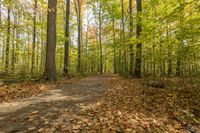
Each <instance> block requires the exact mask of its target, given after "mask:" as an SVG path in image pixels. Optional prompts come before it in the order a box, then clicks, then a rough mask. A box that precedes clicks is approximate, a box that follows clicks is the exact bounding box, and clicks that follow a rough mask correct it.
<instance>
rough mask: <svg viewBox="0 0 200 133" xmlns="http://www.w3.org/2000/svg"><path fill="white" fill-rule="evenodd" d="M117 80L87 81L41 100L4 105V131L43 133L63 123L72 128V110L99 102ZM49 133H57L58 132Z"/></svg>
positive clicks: (0, 113) (0, 122) (0, 108)
mask: <svg viewBox="0 0 200 133" xmlns="http://www.w3.org/2000/svg"><path fill="white" fill-rule="evenodd" d="M115 78H116V76H115V75H102V76H93V77H89V78H84V79H81V80H79V81H77V82H75V83H72V84H67V85H64V86H63V87H61V88H57V89H53V90H49V91H47V92H46V93H43V94H40V95H38V96H33V97H30V98H22V99H19V100H16V101H14V102H10V103H3V104H0V131H3V132H18V131H24V132H31V131H33V132H34V130H35V128H37V129H39V132H40V131H41V132H42V131H43V129H44V128H45V127H52V125H54V126H59V123H62V124H63V125H68V124H69V123H70V119H68V118H69V117H71V115H72V114H71V113H72V112H71V111H70V110H71V109H73V110H80V108H81V107H86V106H87V105H90V104H92V103H94V102H95V101H97V100H98V99H99V98H100V97H101V95H103V94H104V92H105V90H106V89H108V86H109V83H110V82H111V80H113V79H115ZM63 112H65V113H63ZM66 112H67V113H66ZM63 115H64V116H63ZM61 116H62V117H61ZM38 118H40V119H38ZM35 119H37V120H36V121H35ZM8 123H9V124H8ZM38 127H41V129H40V128H38ZM48 130H49V131H46V132H54V130H56V128H53V129H48Z"/></svg>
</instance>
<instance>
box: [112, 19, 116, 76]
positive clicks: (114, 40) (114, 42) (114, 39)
mask: <svg viewBox="0 0 200 133" xmlns="http://www.w3.org/2000/svg"><path fill="white" fill-rule="evenodd" d="M112 23H113V45H114V51H113V52H114V73H115V74H116V73H117V60H116V59H117V58H116V38H115V18H114V16H113V21H112Z"/></svg>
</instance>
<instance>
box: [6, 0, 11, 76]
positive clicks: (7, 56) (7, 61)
mask: <svg viewBox="0 0 200 133" xmlns="http://www.w3.org/2000/svg"><path fill="white" fill-rule="evenodd" d="M7 15H8V17H7V22H8V24H7V39H6V61H5V73H6V74H8V70H9V52H10V1H9V4H8V14H7Z"/></svg>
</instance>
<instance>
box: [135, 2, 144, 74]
mask: <svg viewBox="0 0 200 133" xmlns="http://www.w3.org/2000/svg"><path fill="white" fill-rule="evenodd" d="M136 5H137V15H138V21H137V26H136V38H137V39H139V43H137V52H136V62H135V76H136V78H141V77H142V72H141V62H142V43H141V41H140V35H141V32H142V26H141V14H140V13H141V12H142V0H136Z"/></svg>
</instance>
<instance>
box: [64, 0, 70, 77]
mask: <svg viewBox="0 0 200 133" xmlns="http://www.w3.org/2000/svg"><path fill="white" fill-rule="evenodd" d="M69 15H70V0H67V2H66V18H65V19H66V20H65V21H66V22H65V23H66V29H65V37H66V40H65V54H64V74H65V75H66V76H69V45H70V42H69V41H70V36H69Z"/></svg>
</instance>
